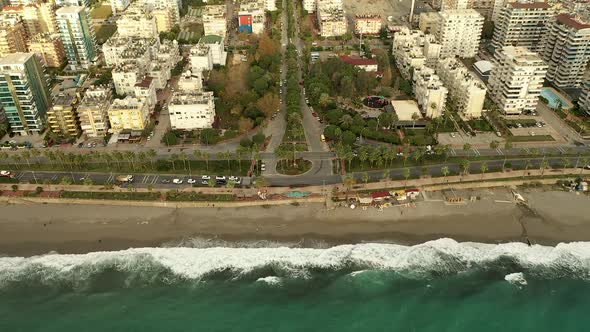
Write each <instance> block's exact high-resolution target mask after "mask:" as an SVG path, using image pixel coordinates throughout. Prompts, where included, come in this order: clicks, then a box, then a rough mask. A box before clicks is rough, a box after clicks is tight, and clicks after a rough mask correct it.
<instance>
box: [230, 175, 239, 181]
mask: <svg viewBox="0 0 590 332" xmlns="http://www.w3.org/2000/svg"><path fill="white" fill-rule="evenodd" d="M229 179H230V181H238V180H239V179H240V178H239V177H237V176H233V175H232V176H230V177H229Z"/></svg>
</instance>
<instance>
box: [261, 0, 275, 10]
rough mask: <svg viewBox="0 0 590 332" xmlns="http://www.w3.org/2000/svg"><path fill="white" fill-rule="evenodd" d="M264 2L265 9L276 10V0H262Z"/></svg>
mask: <svg viewBox="0 0 590 332" xmlns="http://www.w3.org/2000/svg"><path fill="white" fill-rule="evenodd" d="M264 3H265V5H266V10H268V11H269V12H274V11H275V10H277V0H264Z"/></svg>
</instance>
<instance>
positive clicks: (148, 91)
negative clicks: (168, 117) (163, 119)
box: [133, 76, 158, 111]
mask: <svg viewBox="0 0 590 332" xmlns="http://www.w3.org/2000/svg"><path fill="white" fill-rule="evenodd" d="M133 90H134V91H133V94H134V95H135V97H136V98H140V99H145V100H146V102H147V107H148V109H149V110H150V111H151V110H153V109H154V107H156V102H157V100H158V99H157V97H156V86H155V83H154V79H153V78H152V77H150V76H146V77H144V78H143V79H142V80H141V81H139V82H137V83H135V87H134V89H133Z"/></svg>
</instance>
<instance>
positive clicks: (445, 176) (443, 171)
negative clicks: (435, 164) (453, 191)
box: [440, 166, 449, 180]
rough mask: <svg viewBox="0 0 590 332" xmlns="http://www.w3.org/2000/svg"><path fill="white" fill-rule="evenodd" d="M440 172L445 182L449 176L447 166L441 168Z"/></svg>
mask: <svg viewBox="0 0 590 332" xmlns="http://www.w3.org/2000/svg"><path fill="white" fill-rule="evenodd" d="M440 172H441V173H442V175H443V177H444V179H445V180H446V178H447V176H448V175H449V166H443V167H441V168H440Z"/></svg>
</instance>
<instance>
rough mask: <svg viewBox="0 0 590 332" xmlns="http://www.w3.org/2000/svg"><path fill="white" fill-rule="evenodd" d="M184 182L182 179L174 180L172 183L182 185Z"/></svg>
mask: <svg viewBox="0 0 590 332" xmlns="http://www.w3.org/2000/svg"><path fill="white" fill-rule="evenodd" d="M182 182H183V181H182V180H181V179H174V180H172V183H174V184H182Z"/></svg>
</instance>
